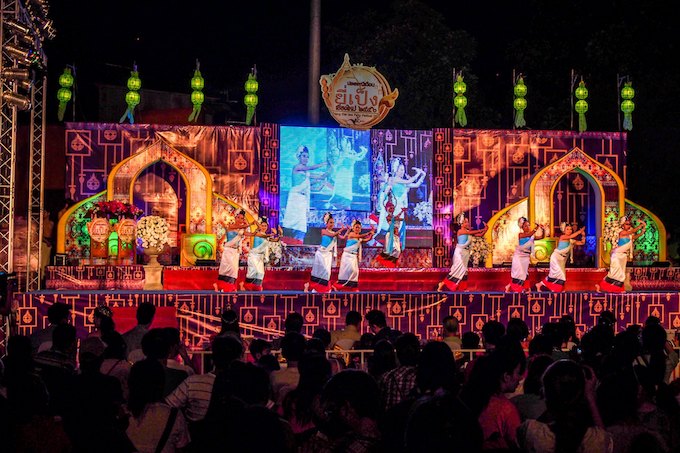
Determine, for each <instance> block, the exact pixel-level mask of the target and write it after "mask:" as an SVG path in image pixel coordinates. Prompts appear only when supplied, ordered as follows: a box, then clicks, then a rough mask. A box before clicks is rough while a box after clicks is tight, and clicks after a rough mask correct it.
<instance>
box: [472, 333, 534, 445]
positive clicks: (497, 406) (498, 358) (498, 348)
mask: <svg viewBox="0 0 680 453" xmlns="http://www.w3.org/2000/svg"><path fill="white" fill-rule="evenodd" d="M525 365H526V357H525V355H524V351H523V350H522V347H521V345H520V344H519V343H518V342H517V341H515V340H512V339H510V338H508V337H503V338H502V339H501V340H498V341H497V342H496V344H495V345H494V349H493V350H492V351H491V352H489V353H488V354H486V355H483V356H481V357H479V358H477V359H476V360H475V365H474V366H473V367H472V372H471V374H470V377H469V378H468V380H467V382H466V383H465V385H464V386H463V388H462V390H461V395H460V396H461V399H462V400H463V402H464V403H465V404H466V405H467V406H468V407H469V408H470V410H471V411H472V412H473V413H474V414H475V415H477V416H478V420H479V424H480V426H481V427H482V432H483V434H484V443H483V449H484V450H494V449H496V450H507V449H516V448H517V428H518V427H519V425H520V416H519V412H517V408H516V407H515V406H514V405H513V404H512V403H511V402H510V400H508V399H507V397H506V396H505V394H506V393H512V392H514V391H515V389H516V388H517V386H518V384H519V382H520V379H521V377H522V374H523V373H524V368H525Z"/></svg>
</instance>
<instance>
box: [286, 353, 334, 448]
mask: <svg viewBox="0 0 680 453" xmlns="http://www.w3.org/2000/svg"><path fill="white" fill-rule="evenodd" d="M298 370H299V372H300V381H299V383H298V386H297V387H296V388H295V389H293V390H291V391H290V392H288V393H287V394H286V396H285V398H284V399H283V404H282V407H283V417H284V418H285V419H286V421H288V423H289V424H290V426H291V428H292V430H293V433H294V434H296V435H302V434H303V433H305V431H308V430H310V429H312V428H314V423H313V418H314V410H315V409H316V408H317V406H318V404H319V401H318V399H319V396H320V395H321V391H322V389H323V387H324V385H325V384H326V382H328V380H329V379H330V377H331V364H330V362H329V361H328V360H327V359H326V357H325V356H324V355H321V354H314V353H311V354H310V353H307V354H305V355H303V356H302V359H300V363H299V364H298Z"/></svg>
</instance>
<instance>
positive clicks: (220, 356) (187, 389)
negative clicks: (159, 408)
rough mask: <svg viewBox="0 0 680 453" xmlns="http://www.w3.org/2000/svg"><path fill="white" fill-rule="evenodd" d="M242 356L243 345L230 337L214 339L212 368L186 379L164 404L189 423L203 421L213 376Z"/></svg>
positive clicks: (210, 393) (213, 380) (213, 379)
mask: <svg viewBox="0 0 680 453" xmlns="http://www.w3.org/2000/svg"><path fill="white" fill-rule="evenodd" d="M242 355H243V345H242V344H241V342H240V341H238V340H237V339H236V338H234V337H232V336H224V337H216V338H215V339H214V340H213V342H212V361H213V365H214V368H213V370H212V371H210V372H209V373H206V374H194V375H193V376H189V377H188V378H186V379H185V380H184V381H183V382H182V383H181V384H180V385H179V386H178V387H177V388H176V389H175V390H174V391H173V392H172V393H171V394H170V395H168V396H167V397H166V398H165V402H166V403H167V404H168V405H170V406H172V407H177V408H180V409H182V412H183V413H184V416H185V418H186V419H187V420H188V421H189V422H190V423H191V422H196V421H199V420H203V418H204V417H205V414H206V412H207V411H208V406H209V404H210V397H211V395H212V391H213V385H214V384H215V375H216V374H217V373H220V372H221V371H223V370H226V369H227V367H228V366H229V364H230V363H231V362H233V361H235V360H238V359H240V358H241V356H242Z"/></svg>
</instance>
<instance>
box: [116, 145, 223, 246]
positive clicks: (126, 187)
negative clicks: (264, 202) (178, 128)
mask: <svg viewBox="0 0 680 453" xmlns="http://www.w3.org/2000/svg"><path fill="white" fill-rule="evenodd" d="M160 161H163V162H165V163H166V164H168V165H170V166H171V167H173V168H174V169H175V170H177V173H178V174H179V175H180V177H181V178H182V179H183V180H184V183H185V185H186V187H187V202H186V208H185V209H186V219H187V222H188V221H189V219H191V218H203V219H205V231H197V232H201V233H212V193H213V191H212V186H213V183H212V178H211V177H210V173H208V170H207V169H206V168H205V167H204V166H203V165H201V164H200V163H198V162H196V161H195V160H193V159H192V158H190V157H189V156H187V155H186V154H184V153H182V152H180V151H178V150H176V149H175V148H173V147H171V146H170V145H168V144H167V143H166V142H164V141H162V140H156V141H155V142H154V143H152V144H151V145H149V146H147V147H146V148H144V149H142V150H140V151H139V152H137V153H136V154H134V155H132V156H130V157H128V158H127V159H124V160H122V161H120V162H119V163H118V164H117V165H116V166H115V167H113V169H112V170H111V173H110V174H109V176H108V179H107V191H106V199H107V200H120V201H127V202H130V203H131V202H132V200H133V190H134V183H135V181H136V180H137V178H138V177H139V175H140V174H141V173H142V171H143V170H144V169H145V168H147V167H149V166H151V165H153V164H155V163H156V162H160Z"/></svg>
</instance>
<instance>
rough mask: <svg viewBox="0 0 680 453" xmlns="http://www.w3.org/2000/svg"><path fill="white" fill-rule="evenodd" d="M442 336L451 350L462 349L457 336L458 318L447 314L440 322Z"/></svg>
mask: <svg viewBox="0 0 680 453" xmlns="http://www.w3.org/2000/svg"><path fill="white" fill-rule="evenodd" d="M442 337H443V341H444V343H445V344H446V345H447V346H448V347H449V348H451V351H457V350H460V349H462V342H461V339H460V337H459V336H458V318H456V317H454V316H447V317H446V318H444V321H443V322H442Z"/></svg>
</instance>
